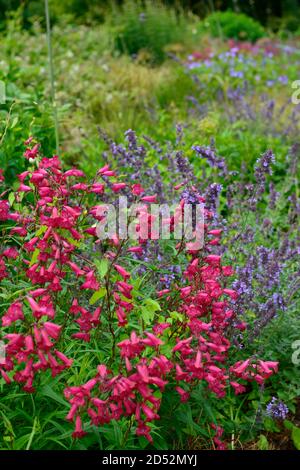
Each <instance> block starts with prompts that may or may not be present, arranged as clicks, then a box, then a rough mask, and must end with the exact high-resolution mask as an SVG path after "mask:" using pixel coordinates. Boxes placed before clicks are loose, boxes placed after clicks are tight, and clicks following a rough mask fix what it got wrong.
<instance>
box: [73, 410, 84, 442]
mask: <svg viewBox="0 0 300 470" xmlns="http://www.w3.org/2000/svg"><path fill="white" fill-rule="evenodd" d="M85 435H86V432H85V431H83V429H82V421H81V418H80V416H76V420H75V431H74V432H73V434H72V437H73V438H74V439H77V438H80V437H83V436H85Z"/></svg>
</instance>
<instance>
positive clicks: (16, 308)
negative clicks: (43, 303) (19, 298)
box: [2, 302, 24, 327]
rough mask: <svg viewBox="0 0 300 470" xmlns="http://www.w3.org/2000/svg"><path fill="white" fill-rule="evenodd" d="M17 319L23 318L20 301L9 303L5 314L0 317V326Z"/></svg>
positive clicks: (7, 324)
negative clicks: (0, 322) (0, 319)
mask: <svg viewBox="0 0 300 470" xmlns="http://www.w3.org/2000/svg"><path fill="white" fill-rule="evenodd" d="M17 320H24V314H23V305H22V304H21V302H14V303H13V304H11V306H10V307H9V308H8V310H7V312H6V314H5V315H3V317H2V326H3V327H5V326H9V325H11V324H12V323H14V322H16V321H17Z"/></svg>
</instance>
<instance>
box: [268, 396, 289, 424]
mask: <svg viewBox="0 0 300 470" xmlns="http://www.w3.org/2000/svg"><path fill="white" fill-rule="evenodd" d="M288 412H289V409H288V407H287V406H286V404H285V403H284V402H283V401H281V400H278V398H276V397H273V398H272V400H271V401H270V403H268V405H267V407H266V414H267V416H269V417H270V418H273V419H278V420H284V419H285V418H286V417H287V415H288Z"/></svg>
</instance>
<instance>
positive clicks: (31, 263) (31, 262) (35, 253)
mask: <svg viewBox="0 0 300 470" xmlns="http://www.w3.org/2000/svg"><path fill="white" fill-rule="evenodd" d="M39 254H40V250H39V249H38V248H36V249H35V250H34V252H33V255H32V257H31V261H30V264H29V266H33V265H34V264H35V263H36V262H37V260H38V256H39Z"/></svg>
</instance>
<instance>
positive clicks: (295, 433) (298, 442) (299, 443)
mask: <svg viewBox="0 0 300 470" xmlns="http://www.w3.org/2000/svg"><path fill="white" fill-rule="evenodd" d="M292 439H293V443H294V446H295V447H296V449H297V450H300V428H298V427H297V426H294V427H293V430H292Z"/></svg>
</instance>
